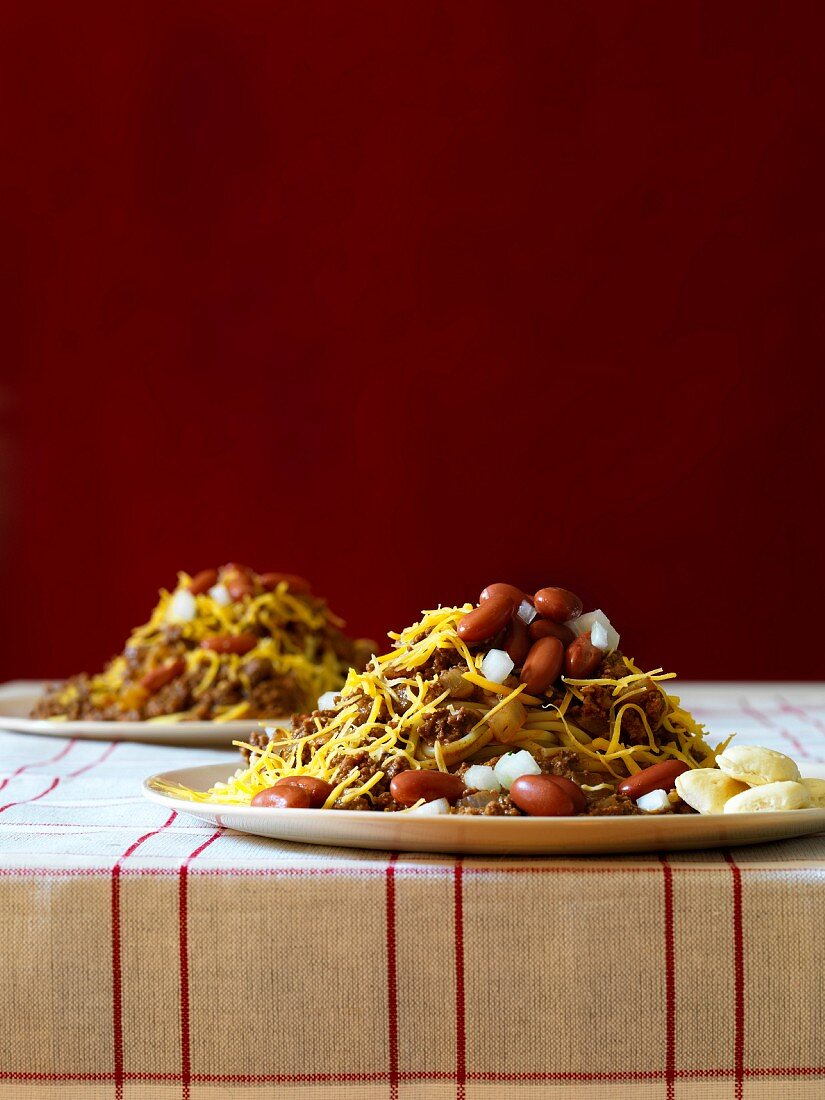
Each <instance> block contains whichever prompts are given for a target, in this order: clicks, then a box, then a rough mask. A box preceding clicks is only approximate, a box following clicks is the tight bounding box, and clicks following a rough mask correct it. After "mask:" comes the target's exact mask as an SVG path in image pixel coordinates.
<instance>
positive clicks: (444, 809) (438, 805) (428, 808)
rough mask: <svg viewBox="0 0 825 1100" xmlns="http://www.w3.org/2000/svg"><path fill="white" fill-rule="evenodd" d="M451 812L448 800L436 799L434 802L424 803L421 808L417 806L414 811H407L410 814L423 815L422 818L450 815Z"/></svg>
mask: <svg viewBox="0 0 825 1100" xmlns="http://www.w3.org/2000/svg"><path fill="white" fill-rule="evenodd" d="M449 812H450V803H449V802H448V801H447V799H446V798H434V799H433V800H432V802H424V803H423V804H422V805H421V806H416V807H415V809H414V810H407V813H408V814H421V816H422V817H425V816H431V815H433V814H448V813H449Z"/></svg>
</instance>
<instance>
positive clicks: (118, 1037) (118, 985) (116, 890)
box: [112, 810, 178, 1100]
mask: <svg viewBox="0 0 825 1100" xmlns="http://www.w3.org/2000/svg"><path fill="white" fill-rule="evenodd" d="M177 816H178V813H177V810H173V811H172V812H171V814H170V815H169V817H167V819H166V821H164V823H163V824H162V825H161V826H160V827H159V828H157V829H152V830H151V832H148V833H144V834H143V836H141V837H138V839H137V840H136V841H135V842H134V844H130V845H129V847H128V848H127V849H126V851H125V852H124V853H123V855H122V856H121V857H120V859H119V860H118V861H117V862H116V863H115V865H114V867H113V868H112V1025H113V1032H114V1048H115V1097H116V1100H123V972H122V970H121V960H120V868H121V866H122V864H123V861H124V860H125V859H128V858H129V856H130V855H132V854H133V853H134V852H136V851H137V850H138V848H139V847H140V846H141V844H143V843H144V842H145V841H147V840H149V838H150V837H153V836H157V835H158V833H162V832H163V830H164V829H165V828H167V827H168V826H169V825H171V824H172V822H173V821H174V820H175V818H176V817H177Z"/></svg>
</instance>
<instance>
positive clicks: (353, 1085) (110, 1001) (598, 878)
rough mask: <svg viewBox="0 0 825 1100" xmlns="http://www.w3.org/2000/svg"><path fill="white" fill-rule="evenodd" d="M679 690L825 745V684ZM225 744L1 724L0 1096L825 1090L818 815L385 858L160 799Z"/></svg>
mask: <svg viewBox="0 0 825 1100" xmlns="http://www.w3.org/2000/svg"><path fill="white" fill-rule="evenodd" d="M682 692H683V698H684V699H685V700H686V702H687V703H688V704H691V705H693V707H694V709H695V710H696V712H697V714H698V716H699V717H700V718H702V719H704V720H705V721H706V722H707V723H708V725H709V726H710V727H711V728H712V729H713V730H714V732H718V733H720V734H722V733H725V732H727V731H729V730H731V729H736V730H739V731H740V734H741V740H742V741H744V742H756V743H759V744H766V745H771V746H773V747H776V748H779V749H783V750H785V751H787V752H789V753H790V754H792V755H794V756H795V757H796V758H797V760H799V761H800V763H801V764H802V765H803V770H804V762H805V761H806V760H808V761H823V760H825V686H818V687H817V686H812V687H802V686H790V685H782V686H778V685H777V686H770V685H765V686H759V687H757V686H754V685H732V684H728V685H724V686H716V687H713V688H711V687H709V686H702V685H687V686H683V687H682ZM224 755H225V758H226V760H227V761H228V762H231V763H233V764H234V756H232V755H230V754H228V753H227V754H224ZM221 758H222V757H221V756H219V755H216V754H215V753H213V752H210V751H207V750H194V749H193V750H184V749H180V748H164V747H156V746H146V745H135V744H128V743H119V744H108V743H102V742H91V741H60V740H52V739H46V738H37V737H27V736H23V735H19V734H11V733H5V732H0V921H2V927H0V979H1V980H2V989H3V996H2V1001H1V1003H2V1020H1V1021H0V1098H3V1100H5V1098H8V1100H20V1098H24V1100H30V1098H32V1097H55V1098H58V1097H59V1098H60V1100H73V1098H83V1100H87V1098H88V1100H95V1098H98V1097H106V1098H109V1097H112V1098H116V1100H121V1098H122V1100H138V1098H141V1100H143V1098H152V1100H178V1098H184V1100H186V1098H188V1100H198V1098H207V1097H208V1098H221V1100H224V1098H226V1100H232V1098H234V1097H279V1098H280V1097H284V1098H290V1097H295V1098H302V1100H306V1098H307V1097H318V1098H322V1097H335V1098H336V1100H337V1098H344V1100H346V1098H352V1100H361V1098H364V1100H371V1098H376V1100H377V1098H390V1100H395V1098H398V1100H411V1098H413V1097H421V1098H425V1100H429V1098H432V1100H441V1098H443V1100H493V1098H496V1100H498V1098H499V1097H505V1098H511V1097H512V1098H513V1100H520V1098H525V1100H527V1098H529V1100H533V1098H536V1097H550V1098H555V1097H565V1098H566V1097H575V1098H580V1100H589V1098H591V1097H592V1098H597V1100H600V1098H604V1100H608V1098H612V1097H629V1098H633V1100H647V1098H650V1100H653V1098H656V1100H659V1098H661V1100H699V1098H703V1100H705V1098H707V1100H725V1098H730V1100H740V1098H741V1100H762V1098H766V1097H781V1098H791V1097H792V1098H796V1097H800V1098H802V1097H804V1098H811V1100H814V1098H817V1100H822V1098H823V1097H825V1049H824V1045H825V1040H823V1036H825V1019H823V994H822V984H823V974H825V838H823V837H814V838H807V839H803V840H797V841H792V842H783V843H779V844H773V845H767V846H762V847H752V848H739V849H736V850H734V851H713V852H696V853H674V854H672V855H667V854H664V853H663V854H661V855H659V856H656V855H652V856H630V857H605V858H587V859H585V858H570V859H559V858H552V859H549V858H548V859H523V858H519V859H505V858H500V859H499V858H492V857H478V858H465V859H455V858H449V857H443V856H422V855H403V854H402V855H392V856H388V855H387V854H386V853H377V852H366V851H354V850H340V849H331V848H312V847H302V846H299V845H294V844H288V843H277V842H274V841H269V840H264V839H260V838H255V837H249V836H243V835H239V834H233V833H230V832H226V831H217V830H215V829H212V828H210V827H205V826H204V825H203V824H201V823H199V822H198V821H196V820H195V819H192V818H188V817H185V816H179V815H176V814H174V813H172V814H169V813H167V812H165V811H164V810H163V809H162V808H160V807H157V806H155V805H153V804H150V803H148V802H146V801H145V800H144V799H143V798H142V797H141V795H140V791H139V785H140V782H141V780H142V779H143V778H144V776H146V775H148V774H151V773H154V772H156V771H162V770H166V769H169V768H174V767H178V766H182V765H184V764H194V763H198V762H204V763H206V762H215V761H216V760H218V759H221Z"/></svg>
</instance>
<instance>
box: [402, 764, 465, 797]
mask: <svg viewBox="0 0 825 1100" xmlns="http://www.w3.org/2000/svg"><path fill="white" fill-rule="evenodd" d="M464 790H465V787H464V780H463V779H461V777H460V776H458V775H450V774H449V773H448V772H436V771H428V770H425V769H423V768H419V769H415V770H412V771H406V772H399V774H398V775H396V776H395V777H394V778H393V780H392V782H391V783H390V794H391V795H392V796H393V798H394V799H395V801H396V802H400V804H401V805H402V806H412V805H414V804H415V803H416V802H417V801H418V800H419V798H423V799H424V801H425V802H432V801H433V800H434V799H436V798H446V799H447V801H448V802H455V801H456V800H457V799H459V798H461V796H462V794H463V793H464Z"/></svg>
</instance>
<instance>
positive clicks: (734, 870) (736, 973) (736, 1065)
mask: <svg viewBox="0 0 825 1100" xmlns="http://www.w3.org/2000/svg"><path fill="white" fill-rule="evenodd" d="M722 855H723V856H724V857H725V862H726V863H727V864H728V865H729V866H730V870H731V875H732V877H733V981H734V1006H735V1007H734V1035H733V1072H734V1089H735V1091H734V1096H735V1100H742V1094H743V1082H744V1079H745V1074H744V1062H745V1057H744V1055H745V957H744V939H743V936H742V876H741V874H740V870H739V867H738V866H737V864H736V861H735V859H734V858H733V853H732V852H730V851H729V850H728V849H727V848H725V849H724V850H723V852H722Z"/></svg>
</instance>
